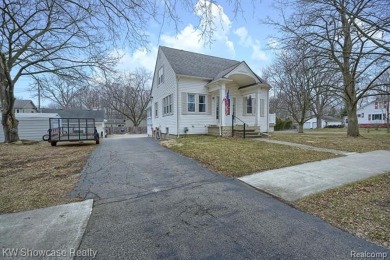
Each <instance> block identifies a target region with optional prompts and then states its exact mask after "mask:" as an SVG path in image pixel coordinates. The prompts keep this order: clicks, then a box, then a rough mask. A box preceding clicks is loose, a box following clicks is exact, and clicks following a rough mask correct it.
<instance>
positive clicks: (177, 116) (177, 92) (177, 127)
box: [176, 76, 180, 138]
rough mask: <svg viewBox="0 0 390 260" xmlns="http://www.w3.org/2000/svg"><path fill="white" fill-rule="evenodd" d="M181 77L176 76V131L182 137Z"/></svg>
mask: <svg viewBox="0 0 390 260" xmlns="http://www.w3.org/2000/svg"><path fill="white" fill-rule="evenodd" d="M179 79H180V76H176V131H177V138H180V133H179Z"/></svg>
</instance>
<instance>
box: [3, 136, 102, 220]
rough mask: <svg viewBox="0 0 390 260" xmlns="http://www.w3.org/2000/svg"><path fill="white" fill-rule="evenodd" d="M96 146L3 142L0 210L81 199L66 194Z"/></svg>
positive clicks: (9, 210) (10, 210)
mask: <svg viewBox="0 0 390 260" xmlns="http://www.w3.org/2000/svg"><path fill="white" fill-rule="evenodd" d="M95 147H96V145H95V144H92V143H88V144H87V143H85V144H65V143H59V144H58V145H57V147H52V146H50V144H49V143H47V142H38V143H33V144H30V145H16V144H0V158H1V160H0V179H1V181H0V212H1V213H6V212H17V211H23V210H30V209H35V208H41V207H47V206H53V205H57V204H63V203H69V202H73V201H77V199H71V198H67V197H66V195H67V194H68V193H69V192H70V191H71V190H72V189H73V187H74V185H75V183H76V182H77V181H78V178H79V175H80V172H81V170H82V168H83V167H84V165H85V163H86V161H87V159H88V157H89V155H90V153H91V152H92V151H93V150H94V149H95Z"/></svg>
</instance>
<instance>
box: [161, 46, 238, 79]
mask: <svg viewBox="0 0 390 260" xmlns="http://www.w3.org/2000/svg"><path fill="white" fill-rule="evenodd" d="M160 48H161V50H162V52H163V53H164V54H165V57H166V58H167V59H168V61H169V63H170V64H171V66H172V69H173V70H174V71H175V73H176V74H178V75H187V76H194V77H201V78H207V79H214V78H215V77H216V76H217V75H219V74H220V72H222V71H224V70H227V69H228V68H230V67H233V66H234V65H238V64H240V62H239V61H236V60H229V59H224V58H219V57H214V56H209V55H204V54H200V53H195V52H189V51H183V50H177V49H172V48H168V47H165V46H161V47H160Z"/></svg>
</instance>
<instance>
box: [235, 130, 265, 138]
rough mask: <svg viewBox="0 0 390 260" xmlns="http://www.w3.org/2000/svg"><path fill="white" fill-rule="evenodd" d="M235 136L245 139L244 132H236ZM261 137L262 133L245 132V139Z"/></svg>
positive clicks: (254, 131)
mask: <svg viewBox="0 0 390 260" xmlns="http://www.w3.org/2000/svg"><path fill="white" fill-rule="evenodd" d="M234 136H236V137H244V130H234ZM259 137H261V135H260V133H259V132H257V131H256V130H254V129H250V130H245V138H259Z"/></svg>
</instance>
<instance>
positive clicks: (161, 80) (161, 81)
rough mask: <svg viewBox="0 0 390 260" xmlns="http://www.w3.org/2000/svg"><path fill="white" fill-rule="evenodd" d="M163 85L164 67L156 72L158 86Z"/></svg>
mask: <svg viewBox="0 0 390 260" xmlns="http://www.w3.org/2000/svg"><path fill="white" fill-rule="evenodd" d="M161 83H164V66H162V67H161V68H160V69H159V70H158V85H160V84H161Z"/></svg>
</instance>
